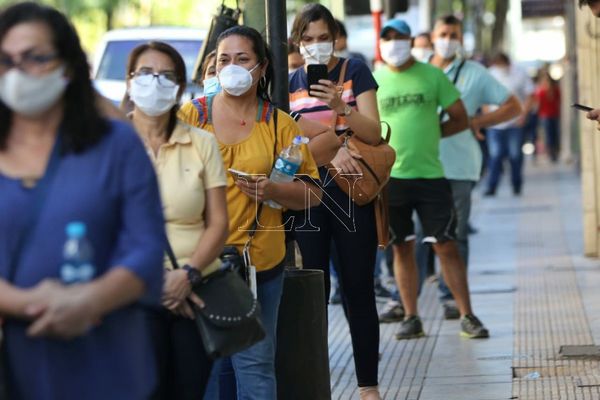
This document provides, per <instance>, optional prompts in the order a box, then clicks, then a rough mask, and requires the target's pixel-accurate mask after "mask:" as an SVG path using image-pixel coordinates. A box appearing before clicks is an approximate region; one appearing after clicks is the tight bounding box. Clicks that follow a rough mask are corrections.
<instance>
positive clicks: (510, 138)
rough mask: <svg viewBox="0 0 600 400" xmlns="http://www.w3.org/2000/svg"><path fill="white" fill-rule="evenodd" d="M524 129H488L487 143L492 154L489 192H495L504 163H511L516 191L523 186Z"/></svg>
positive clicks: (513, 184) (512, 180)
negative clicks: (505, 160) (506, 161)
mask: <svg viewBox="0 0 600 400" xmlns="http://www.w3.org/2000/svg"><path fill="white" fill-rule="evenodd" d="M523 136H524V135H523V128H508V129H488V131H487V143H488V150H489V154H490V159H489V174H490V175H489V178H488V185H487V188H488V191H495V190H496V187H498V182H499V181H500V176H501V175H502V162H503V161H504V159H505V158H506V157H508V159H509V161H510V172H511V182H512V187H513V190H514V191H520V190H521V186H522V185H523V172H522V171H523V151H522V147H523V139H524V138H523Z"/></svg>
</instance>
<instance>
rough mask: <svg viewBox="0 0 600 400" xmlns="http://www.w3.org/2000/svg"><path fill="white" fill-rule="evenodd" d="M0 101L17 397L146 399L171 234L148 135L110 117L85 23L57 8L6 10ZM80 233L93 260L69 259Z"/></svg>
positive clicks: (7, 331)
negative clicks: (102, 106) (94, 76)
mask: <svg viewBox="0 0 600 400" xmlns="http://www.w3.org/2000/svg"><path fill="white" fill-rule="evenodd" d="M0 100H1V103H0V121H2V123H0V192H1V193H2V196H1V197H0V316H1V317H2V318H4V325H3V327H2V328H3V343H2V348H1V352H2V359H3V362H4V363H5V366H6V372H7V374H8V376H7V386H8V391H9V394H8V398H11V399H98V400H100V399H110V398H127V399H139V400H142V399H147V398H149V396H150V394H151V392H152V391H153V390H154V387H155V383H156V376H155V372H156V371H155V367H156V365H155V360H154V357H153V354H152V345H151V340H150V334H149V332H148V330H147V325H146V321H145V311H144V309H145V307H144V306H145V305H158V304H159V302H160V294H161V288H162V273H163V272H162V268H161V262H162V258H163V249H164V244H165V240H164V239H165V234H164V225H163V224H164V221H163V216H162V212H161V205H160V196H159V191H158V185H157V182H156V177H155V174H154V171H153V169H152V165H151V163H150V161H149V160H148V157H147V155H146V152H145V151H144V147H143V146H142V144H141V142H140V140H139V138H138V137H137V135H136V134H135V132H134V131H133V129H132V128H131V126H130V125H129V124H126V123H123V122H120V121H116V120H108V119H106V118H104V117H103V115H102V113H101V111H100V110H99V108H98V105H97V103H96V100H97V97H96V93H95V91H94V89H93V87H92V83H91V81H90V77H89V69H88V63H87V60H86V55H85V53H84V51H83V49H82V48H81V44H80V41H79V38H78V36H77V33H76V31H75V28H74V27H73V26H72V25H71V24H70V23H69V21H68V20H67V18H66V17H65V16H64V15H63V14H61V13H60V12H59V11H57V10H55V9H53V8H51V7H48V6H43V5H40V4H38V3H33V2H25V3H18V4H15V5H12V6H9V7H8V8H5V9H4V10H3V11H2V12H1V13H0ZM65 228H66V229H65ZM65 230H66V231H67V232H65ZM65 233H66V235H65ZM73 237H77V238H78V239H77V240H80V241H81V240H85V241H86V243H87V245H86V246H87V247H86V248H87V253H86V254H87V255H86V263H85V264H75V265H73V264H69V261H68V259H67V255H66V254H67V253H69V254H71V253H72V251H73V249H72V248H71V249H69V251H67V246H66V245H65V243H67V244H68V243H70V242H69V240H73V239H72V238H73ZM68 238H69V239H68ZM71 243H72V242H71ZM79 243H81V242H79ZM63 248H64V249H65V255H63ZM81 254H83V253H81ZM81 256H82V257H83V255H81ZM84 267H85V268H84ZM67 283H68V284H67Z"/></svg>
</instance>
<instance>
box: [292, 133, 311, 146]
mask: <svg viewBox="0 0 600 400" xmlns="http://www.w3.org/2000/svg"><path fill="white" fill-rule="evenodd" d="M309 141H310V139H309V138H307V137H306V136H300V135H298V136H296V137H295V138H294V141H293V143H294V144H296V145H298V144H307V143H308V142H309Z"/></svg>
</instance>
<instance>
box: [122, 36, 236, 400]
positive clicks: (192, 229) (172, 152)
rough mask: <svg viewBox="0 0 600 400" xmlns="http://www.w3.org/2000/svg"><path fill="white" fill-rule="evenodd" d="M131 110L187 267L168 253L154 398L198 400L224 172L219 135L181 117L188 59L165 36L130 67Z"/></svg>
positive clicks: (156, 321) (157, 322)
mask: <svg viewBox="0 0 600 400" xmlns="http://www.w3.org/2000/svg"><path fill="white" fill-rule="evenodd" d="M127 76H128V80H127V91H128V94H129V99H130V100H131V101H132V102H133V112H132V113H131V114H130V116H131V119H132V121H133V124H134V126H135V127H136V129H137V131H138V134H139V135H140V137H141V138H142V140H143V142H144V144H145V145H146V149H147V152H148V154H149V155H150V158H151V159H152V161H153V164H154V167H155V169H156V173H157V176H158V180H159V186H160V189H161V195H162V196H161V197H162V202H163V209H164V212H165V220H166V228H167V235H168V239H169V243H170V245H171V247H172V248H173V252H174V253H175V256H176V257H177V260H178V264H179V265H180V266H183V267H182V268H180V269H177V270H173V266H172V265H171V263H170V261H169V260H165V263H164V267H165V271H166V272H165V284H164V288H163V307H164V308H163V309H162V310H158V311H151V312H149V313H148V314H149V320H150V324H151V325H150V326H151V330H152V333H153V339H154V344H155V349H156V355H157V359H158V364H159V365H160V366H161V369H160V373H159V386H158V388H157V390H156V392H155V393H154V396H153V399H169V398H178V399H197V398H201V397H202V395H203V393H204V390H205V388H206V383H207V381H208V377H209V376H210V370H211V367H212V361H211V360H210V359H209V358H208V356H207V355H206V352H205V351H204V347H203V344H202V339H201V337H200V335H199V334H198V330H197V327H196V325H195V322H194V319H193V318H194V314H193V312H192V310H191V307H190V306H189V304H188V301H189V300H191V301H192V302H194V303H196V304H198V305H200V306H201V304H202V303H201V299H198V298H197V297H196V296H195V295H194V294H193V292H192V291H191V289H192V285H193V284H194V283H195V280H197V279H198V278H199V277H201V276H202V275H207V274H210V273H211V272H214V271H215V270H216V269H217V268H218V267H219V266H220V261H219V260H218V257H219V255H220V253H221V250H222V249H223V244H224V242H225V238H226V235H227V207H226V200H225V185H226V183H227V182H226V179H225V172H224V169H223V160H222V158H221V154H220V153H219V150H218V147H217V143H216V141H215V140H214V137H213V136H212V135H211V134H210V133H208V132H206V131H202V130H200V129H198V128H194V127H191V126H189V125H185V124H183V123H181V122H179V123H178V122H177V118H176V113H177V110H178V109H179V105H178V101H179V99H180V96H181V93H183V91H184V89H185V82H186V73H185V64H184V61H183V59H182V58H181V56H180V55H179V53H178V52H177V50H175V49H174V48H173V47H171V46H169V45H168V44H166V43H162V42H150V43H147V44H143V45H140V46H138V47H136V48H135V49H133V51H132V52H131V54H130V56H129V62H128V66H127Z"/></svg>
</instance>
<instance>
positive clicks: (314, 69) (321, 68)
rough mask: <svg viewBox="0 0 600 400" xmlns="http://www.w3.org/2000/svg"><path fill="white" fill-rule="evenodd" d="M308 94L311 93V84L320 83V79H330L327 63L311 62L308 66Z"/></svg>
mask: <svg viewBox="0 0 600 400" xmlns="http://www.w3.org/2000/svg"><path fill="white" fill-rule="evenodd" d="M306 75H307V81H308V95H309V96H312V94H311V93H310V85H318V84H319V80H320V79H329V76H328V73H327V65H325V64H310V65H309V66H308V67H307V73H306Z"/></svg>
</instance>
